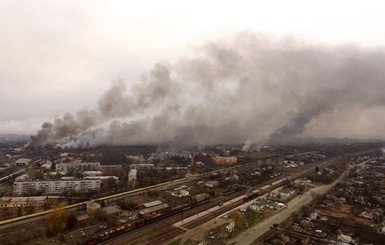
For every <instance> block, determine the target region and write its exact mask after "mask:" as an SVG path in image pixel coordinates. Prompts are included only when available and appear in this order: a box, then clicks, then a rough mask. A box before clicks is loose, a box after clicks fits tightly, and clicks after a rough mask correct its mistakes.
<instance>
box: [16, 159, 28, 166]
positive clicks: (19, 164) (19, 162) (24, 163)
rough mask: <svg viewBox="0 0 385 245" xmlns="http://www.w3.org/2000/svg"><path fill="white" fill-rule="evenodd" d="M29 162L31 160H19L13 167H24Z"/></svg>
mask: <svg viewBox="0 0 385 245" xmlns="http://www.w3.org/2000/svg"><path fill="white" fill-rule="evenodd" d="M30 162H31V159H28V158H20V159H18V160H16V162H15V165H16V166H26V165H28V164H29V163H30Z"/></svg>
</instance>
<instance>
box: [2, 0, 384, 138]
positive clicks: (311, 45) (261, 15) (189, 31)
mask: <svg viewBox="0 0 385 245" xmlns="http://www.w3.org/2000/svg"><path fill="white" fill-rule="evenodd" d="M0 6H1V9H2V12H3V14H2V16H3V18H1V19H0V34H1V36H2V39H1V40H0V44H1V45H0V50H1V51H2V54H3V55H2V58H0V64H1V67H2V68H1V69H0V79H1V84H2V89H1V91H0V97H1V98H2V103H0V110H1V114H0V115H1V117H0V133H1V134H8V133H9V134H11V133H17V134H27V135H35V134H36V133H37V131H38V130H40V129H41V126H42V125H43V123H44V122H48V124H44V125H45V126H44V127H43V129H44V130H43V131H40V134H41V135H44V136H42V137H40V138H39V137H38V138H39V142H41V143H44V142H48V141H50V140H54V139H55V140H57V139H60V138H63V137H69V136H75V135H79V134H82V133H84V132H88V133H87V136H86V138H87V137H93V138H95V143H96V144H99V143H100V144H101V143H109V142H110V143H112V144H135V143H146V142H147V143H159V142H162V141H166V142H170V141H172V142H176V143H180V144H182V142H183V144H187V145H188V144H212V143H220V142H221V143H229V142H245V141H251V142H264V141H266V140H269V139H273V140H281V139H282V137H288V136H305V137H307V136H310V137H341V138H344V137H350V138H361V139H364V138H376V139H385V134H384V133H383V129H382V125H384V123H385V116H382V115H383V114H384V113H383V112H384V111H385V107H384V103H385V99H383V97H384V96H383V95H382V91H384V87H385V82H384V78H385V74H384V72H382V64H383V63H384V59H385V53H384V46H383V43H384V41H385V32H384V27H382V26H381V23H383V21H385V17H384V16H383V15H382V13H381V9H382V7H383V4H382V3H381V2H380V1H375V2H371V3H370V4H367V3H366V4H365V3H363V2H358V1H341V2H338V3H335V2H332V1H323V2H322V3H321V2H320V3H309V2H308V1H291V2H290V3H287V2H285V1H271V2H269V3H262V2H255V1H236V2H235V1H230V2H226V3H222V2H215V1H214V2H212V3H205V2H203V1H202V2H200V1H198V2H194V3H189V4H186V3H180V2H178V1H166V2H162V3H158V2H156V1H144V2H143V3H137V4H134V5H133V4H126V3H125V2H124V1H109V2H108V3H107V2H102V1H92V2H90V1H85V2H82V3H78V2H75V1H66V2H61V1H34V2H33V3H32V2H31V3H30V2H28V1H21V2H18V1H17V2H16V1H1V3H0ZM219 6H220V7H219ZM384 98H385V97H384ZM99 128H103V129H104V131H103V132H102V131H100V130H98V129H99ZM95 130H96V131H95ZM90 132H92V133H90ZM90 134H92V135H91V136H90Z"/></svg>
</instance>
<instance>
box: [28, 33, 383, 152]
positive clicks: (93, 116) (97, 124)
mask: <svg viewBox="0 0 385 245" xmlns="http://www.w3.org/2000/svg"><path fill="white" fill-rule="evenodd" d="M383 64H385V52H384V50H382V49H375V48H371V49H369V48H365V49H364V48H360V47H355V46H333V47H332V46H325V45H317V44H308V43H303V42H300V41H297V40H288V39H285V40H273V39H269V38H265V37H262V36H259V35H254V34H249V33H243V34H240V35H238V36H235V37H232V38H230V39H226V40H222V41H217V42H209V43H206V44H205V45H204V46H203V47H202V48H201V49H200V50H199V51H198V52H197V53H196V54H195V56H194V57H189V58H184V59H181V60H179V61H178V62H175V63H172V64H171V63H158V64H156V65H155V66H154V67H153V69H152V70H151V71H150V72H149V73H147V74H145V75H144V76H143V78H142V79H141V80H140V82H138V83H135V85H134V86H127V84H126V83H127V81H124V79H122V80H117V81H114V82H113V84H112V86H111V88H110V89H109V90H107V91H106V92H105V93H104V94H103V96H102V97H101V98H100V99H99V100H98V102H97V106H96V108H95V109H82V110H79V111H78V112H76V113H75V114H71V113H67V114H65V115H64V116H63V117H61V118H57V119H56V120H54V121H53V122H45V123H43V125H42V128H41V129H40V130H39V131H38V133H37V134H36V135H35V136H32V144H33V145H34V146H39V145H44V144H47V143H52V142H62V143H63V142H64V144H72V143H73V144H79V143H84V142H85V141H87V142H90V144H93V145H99V144H114V145H116V144H118V145H119V144H161V143H170V144H175V145H178V146H188V145H208V144H216V143H242V142H245V141H247V142H266V141H269V142H280V141H282V140H284V139H287V138H289V137H295V136H317V137H319V136H321V137H322V136H335V137H379V138H384V136H385V133H383V132H384V130H383V128H382V127H383V124H384V122H385V116H383V115H385V114H384V111H385V96H384V91H385V70H384V69H383Z"/></svg>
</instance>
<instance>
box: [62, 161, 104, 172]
mask: <svg viewBox="0 0 385 245" xmlns="http://www.w3.org/2000/svg"><path fill="white" fill-rule="evenodd" d="M99 168H100V163H99V162H76V163H57V164H56V172H69V171H71V170H77V171H80V172H84V171H98V170H99Z"/></svg>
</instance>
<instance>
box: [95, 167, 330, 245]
mask: <svg viewBox="0 0 385 245" xmlns="http://www.w3.org/2000/svg"><path fill="white" fill-rule="evenodd" d="M329 164H331V162H325V163H323V164H319V166H321V167H323V166H327V165H329ZM313 167H314V166H313V165H312V166H307V167H306V168H305V169H304V170H302V171H300V172H299V173H292V172H294V171H290V173H291V174H293V175H292V176H291V178H290V179H291V180H293V179H297V178H300V177H302V176H304V175H307V174H309V173H310V172H313V171H314V170H313ZM286 179H287V178H280V179H279V180H276V179H272V180H268V181H265V182H263V183H260V184H259V185H257V186H256V188H258V189H259V190H260V191H259V193H258V195H257V196H255V197H253V198H257V197H258V196H261V195H263V194H265V193H267V192H269V191H272V190H274V189H276V188H278V187H280V186H282V185H284V184H285V181H284V180H286ZM245 194H246V190H242V191H238V192H235V193H232V194H230V195H229V196H228V197H226V198H225V200H224V201H230V200H234V199H237V200H235V201H232V202H231V203H230V204H228V205H225V206H223V207H220V208H218V209H216V210H213V211H210V212H207V211H206V212H205V211H204V210H208V209H210V208H212V207H214V206H217V205H216V203H217V201H215V200H212V201H211V202H210V203H209V204H207V205H202V206H198V207H196V208H194V209H192V210H189V212H186V213H185V214H184V215H183V214H182V215H181V214H177V215H175V216H174V217H170V218H167V219H164V220H161V221H159V222H157V223H155V224H150V225H147V226H145V227H142V228H139V229H137V230H135V231H131V232H129V233H128V234H123V235H121V236H118V237H114V238H112V239H110V240H108V241H106V242H103V243H101V244H109V243H111V242H113V243H114V244H116V245H119V244H122V245H123V244H128V245H131V244H148V245H150V244H162V243H163V242H165V241H168V240H170V239H172V238H174V237H176V236H178V235H181V234H183V233H184V232H185V231H186V230H189V229H192V228H194V227H197V226H199V225H201V224H204V223H206V222H207V221H210V220H212V219H214V218H216V217H218V216H220V215H222V214H224V213H226V212H228V211H230V210H233V209H235V208H237V207H239V206H240V205H242V204H243V203H245V202H247V201H249V200H244V198H239V197H244V195H245ZM222 198H224V197H222ZM202 212H204V214H203V215H200V216H199V217H197V218H195V219H193V220H192V221H190V222H187V223H186V224H184V225H181V227H174V226H171V224H174V223H176V222H178V221H181V220H183V219H184V218H187V217H191V216H193V215H196V214H198V213H200V214H202Z"/></svg>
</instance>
